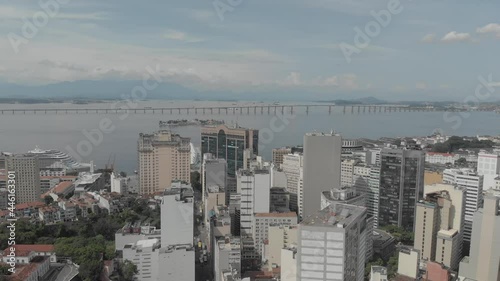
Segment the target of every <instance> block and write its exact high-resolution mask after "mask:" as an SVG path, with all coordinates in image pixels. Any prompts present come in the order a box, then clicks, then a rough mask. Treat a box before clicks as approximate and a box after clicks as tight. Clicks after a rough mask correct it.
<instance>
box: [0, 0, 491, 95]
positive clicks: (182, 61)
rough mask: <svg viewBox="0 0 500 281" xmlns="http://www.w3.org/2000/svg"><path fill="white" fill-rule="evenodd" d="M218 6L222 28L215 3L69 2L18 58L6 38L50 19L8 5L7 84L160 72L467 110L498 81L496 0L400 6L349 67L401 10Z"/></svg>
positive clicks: (364, 4)
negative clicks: (455, 104) (459, 103)
mask: <svg viewBox="0 0 500 281" xmlns="http://www.w3.org/2000/svg"><path fill="white" fill-rule="evenodd" d="M50 1H55V0H42V1H41V2H50ZM216 1H219V2H217V3H218V4H219V7H221V6H220V5H223V6H224V5H226V6H225V7H230V11H227V12H225V13H224V14H223V17H220V16H219V14H220V13H219V14H218V12H217V9H216V8H215V7H214V1H213V0H181V1H171V0H163V1H156V0H155V1H153V0H152V1H131V0H120V1H117V0H109V1H96V0H85V1H82V0H71V1H69V3H67V4H60V5H59V6H60V7H59V11H58V12H57V13H56V14H55V15H54V16H52V17H50V18H49V20H48V22H47V24H45V25H43V26H41V27H40V28H39V30H38V32H36V34H35V36H34V37H33V38H30V39H27V40H26V41H23V43H22V44H20V45H19V52H18V53H15V52H14V50H13V47H12V44H11V42H10V40H9V36H8V34H12V33H15V34H17V35H19V36H21V37H22V36H23V33H22V28H23V25H24V24H25V23H24V20H23V18H27V19H29V21H32V18H33V15H35V14H36V13H37V12H40V11H43V9H42V7H41V6H40V5H39V3H38V1H28V0H1V1H0V33H1V34H2V35H3V36H2V40H0V81H3V82H4V83H16V84H23V85H35V86H36V85H43V84H49V83H58V82H65V81H77V80H136V79H140V78H141V77H142V75H143V73H144V71H145V70H144V69H145V67H146V66H155V65H159V66H160V69H161V75H162V76H163V77H164V78H165V80H166V81H169V82H173V83H177V84H180V85H183V86H186V87H188V88H193V89H196V90H198V91H200V90H201V91H203V90H211V91H213V90H224V91H242V92H249V93H252V92H272V93H277V94H280V95H282V96H286V95H287V94H288V93H300V92H307V93H310V94H311V95H313V96H314V97H317V98H325V99H327V98H335V97H338V96H341V97H343V98H345V97H350V96H352V97H359V96H376V97H379V98H384V99H390V100H423V99H430V100H447V99H452V100H463V99H464V98H465V97H467V96H468V95H471V94H473V93H474V89H475V87H476V85H477V84H478V83H479V82H478V79H477V78H478V76H483V77H487V76H488V75H489V74H492V77H493V80H494V81H500V68H499V67H498V66H499V65H500V64H499V63H500V56H499V50H500V16H499V11H500V2H499V1H493V0H482V1H480V0H467V1H466V0H457V1H451V0H421V1H415V0H413V1H410V0H401V1H400V3H399V5H400V9H401V11H400V13H398V14H392V15H391V20H390V21H389V24H388V25H387V26H385V27H381V28H380V32H378V33H377V34H376V36H373V37H371V38H370V43H369V45H368V46H366V47H364V48H360V50H361V52H360V53H359V54H353V55H352V56H351V60H350V62H348V61H347V60H346V58H345V56H344V54H343V52H342V49H341V48H340V44H342V43H346V44H351V45H353V46H355V43H354V37H355V34H356V32H355V27H359V28H360V29H364V28H365V26H366V25H367V24H368V23H370V22H371V21H374V17H373V16H372V15H371V12H372V11H375V12H379V11H381V10H387V9H388V8H387V7H388V3H390V2H391V1H397V0H369V1H368V0H349V1H348V0H216ZM220 3H223V4H220ZM231 3H232V4H233V5H231ZM492 84H494V85H496V86H498V85H499V83H498V82H494V83H492ZM497 91H500V89H498V88H497ZM290 95H292V94H290ZM494 99H500V95H496V96H494Z"/></svg>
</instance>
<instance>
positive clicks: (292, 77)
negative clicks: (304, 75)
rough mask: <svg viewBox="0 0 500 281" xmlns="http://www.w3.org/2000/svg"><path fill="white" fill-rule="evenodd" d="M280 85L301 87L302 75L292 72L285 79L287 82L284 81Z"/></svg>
mask: <svg viewBox="0 0 500 281" xmlns="http://www.w3.org/2000/svg"><path fill="white" fill-rule="evenodd" d="M279 84H281V85H285V86H298V85H301V84H302V80H301V75H300V73H298V72H291V73H290V74H288V76H287V77H286V78H285V80H283V81H282V82H281V83H279Z"/></svg>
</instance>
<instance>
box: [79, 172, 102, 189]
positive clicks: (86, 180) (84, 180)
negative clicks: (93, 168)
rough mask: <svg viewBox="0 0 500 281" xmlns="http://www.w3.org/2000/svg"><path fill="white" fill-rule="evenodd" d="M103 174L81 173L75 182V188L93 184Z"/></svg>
mask: <svg viewBox="0 0 500 281" xmlns="http://www.w3.org/2000/svg"><path fill="white" fill-rule="evenodd" d="M101 175H102V174H100V173H99V174H91V173H80V175H79V176H78V179H77V180H76V181H75V182H74V184H75V186H78V185H87V184H93V183H94V182H95V181H96V180H97V179H99V178H100V177H101Z"/></svg>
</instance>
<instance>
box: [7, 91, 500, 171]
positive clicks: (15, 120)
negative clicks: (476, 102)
mask: <svg viewBox="0 0 500 281" xmlns="http://www.w3.org/2000/svg"><path fill="white" fill-rule="evenodd" d="M251 104H253V102H239V103H238V104H237V105H235V106H239V105H241V106H244V105H251ZM302 104H304V103H302ZM231 105H233V102H201V101H175V102H171V101H146V102H140V103H139V105H138V108H143V107H192V106H196V107H201V106H231ZM0 108H2V109H10V108H12V109H14V108H111V104H110V103H101V104H87V105H75V104H36V105H23V104H16V105H9V104H0ZM174 113H175V114H172V115H170V114H167V113H166V114H163V115H162V114H161V113H156V114H150V113H148V114H130V115H129V116H128V117H126V118H124V119H123V120H121V119H120V118H119V117H120V115H117V114H100V115H96V114H67V115H66V114H61V113H59V114H57V115H56V114H54V113H52V114H36V115H33V114H26V115H23V114H16V115H12V114H10V113H9V114H4V115H0V151H10V152H25V151H27V150H30V149H33V148H34V147H35V145H38V146H40V147H41V148H44V149H59V150H62V151H65V152H68V153H70V154H72V155H74V156H75V157H76V158H81V159H82V160H83V161H90V160H94V162H95V163H96V164H97V165H98V166H102V165H104V164H105V163H107V161H108V159H109V157H110V155H115V157H116V162H115V166H116V167H117V168H118V169H119V170H124V171H127V172H132V171H134V170H135V169H137V168H136V167H137V152H136V145H137V144H136V143H137V138H138V135H139V133H141V132H142V133H148V132H153V131H155V130H158V129H159V127H158V122H159V121H160V120H163V121H167V120H170V119H194V118H199V119H218V120H225V121H226V123H227V124H231V123H233V122H234V123H238V124H239V125H240V126H243V127H250V128H256V129H260V130H261V133H262V134H263V135H261V144H260V152H261V155H262V156H264V158H266V159H270V157H271V150H272V148H274V147H279V146H283V145H297V144H301V143H302V140H303V136H304V134H305V133H306V132H311V131H315V130H316V131H330V130H335V131H337V132H340V133H341V134H342V135H343V136H344V137H346V138H361V137H363V138H379V137H384V136H385V137H397V136H424V135H430V134H432V132H433V131H435V129H437V128H439V129H441V130H442V131H443V132H444V133H446V134H450V135H498V134H500V115H499V114H495V113H493V112H473V113H471V114H470V116H465V117H461V116H460V117H459V115H458V114H459V113H449V114H450V115H449V116H448V117H449V118H448V120H456V119H458V118H460V120H461V124H460V125H459V126H457V124H458V123H457V121H451V122H450V121H449V122H446V121H445V120H446V118H444V117H443V113H442V112H401V113H400V112H394V113H384V112H382V113H370V114H369V113H364V114H363V113H360V114H351V113H350V111H348V112H347V113H346V114H344V113H343V112H342V109H341V108H340V107H339V108H335V110H334V111H333V112H332V114H331V115H329V114H328V109H327V108H321V109H320V108H317V109H311V110H310V112H309V114H308V115H306V113H305V112H304V111H300V112H297V111H296V112H295V115H293V116H291V115H290V114H289V113H287V114H285V116H284V117H283V116H281V117H280V116H278V118H277V117H275V116H274V115H267V111H265V113H264V115H261V114H260V110H258V111H257V115H254V114H253V111H250V114H249V115H247V114H246V110H244V114H241V115H240V114H236V115H231V114H229V115H225V114H223V115H221V116H219V115H217V114H214V115H210V114H205V115H203V114H201V112H200V111H198V113H199V114H198V115H195V114H194V112H192V114H190V115H189V116H188V115H187V114H186V113H183V114H181V115H179V114H177V113H176V112H174ZM105 118H108V119H109V122H111V124H112V126H113V127H114V129H113V131H112V132H110V133H103V138H102V141H101V142H99V143H98V144H97V145H92V146H91V151H90V153H88V155H82V154H81V153H76V154H78V155H75V154H74V152H73V151H77V149H76V148H77V146H78V145H79V144H81V143H82V141H86V140H87V137H86V136H85V135H84V133H83V132H84V131H87V132H91V131H95V130H96V129H98V128H99V123H100V122H102V120H103V119H105ZM106 120H107V119H106ZM286 122H287V123H288V124H285V123H286ZM175 131H176V132H178V133H179V134H181V135H182V136H186V137H190V138H191V139H192V142H193V144H194V145H195V146H197V147H199V145H200V128H199V127H179V128H176V129H175ZM84 154H87V153H84Z"/></svg>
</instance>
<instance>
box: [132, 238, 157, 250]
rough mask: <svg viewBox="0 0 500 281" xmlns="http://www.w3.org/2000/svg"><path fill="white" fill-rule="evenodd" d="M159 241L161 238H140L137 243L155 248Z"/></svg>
mask: <svg viewBox="0 0 500 281" xmlns="http://www.w3.org/2000/svg"><path fill="white" fill-rule="evenodd" d="M159 242H160V239H147V240H139V241H137V243H136V244H135V245H136V246H137V247H140V248H153V247H154V246H155V245H156V244H158V243H159Z"/></svg>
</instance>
